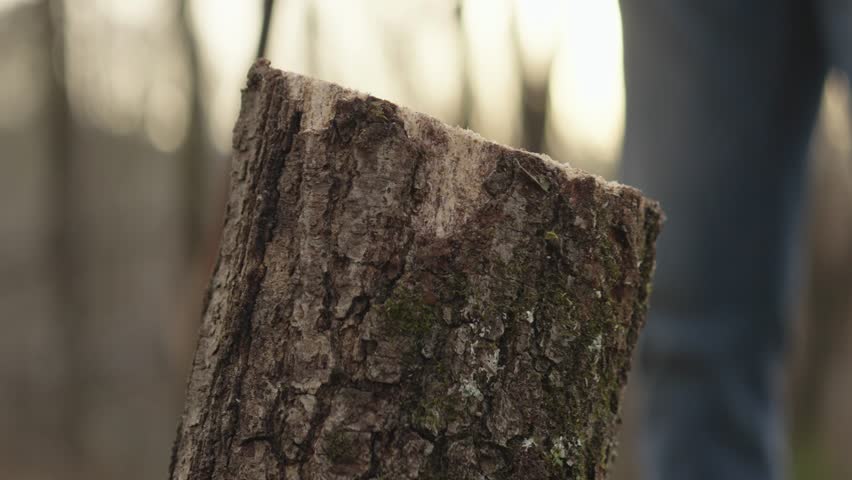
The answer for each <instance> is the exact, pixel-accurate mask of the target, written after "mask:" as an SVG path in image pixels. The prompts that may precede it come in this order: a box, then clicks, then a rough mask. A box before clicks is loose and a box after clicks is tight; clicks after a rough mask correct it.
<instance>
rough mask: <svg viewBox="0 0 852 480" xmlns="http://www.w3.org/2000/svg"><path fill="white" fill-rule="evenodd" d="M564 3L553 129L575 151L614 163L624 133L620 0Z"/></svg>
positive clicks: (569, 0) (553, 94) (555, 69)
mask: <svg viewBox="0 0 852 480" xmlns="http://www.w3.org/2000/svg"><path fill="white" fill-rule="evenodd" d="M564 1H565V4H566V8H567V15H566V17H565V21H566V24H565V29H564V36H563V41H562V45H561V48H560V51H559V53H557V56H556V59H555V63H554V65H553V72H552V74H551V75H552V76H551V89H552V90H551V99H550V101H551V104H550V106H551V108H550V112H551V118H550V119H551V121H552V122H553V127H554V128H553V131H554V132H555V133H556V135H558V136H559V137H560V140H561V142H563V143H565V144H567V145H569V146H570V148H571V149H572V150H576V151H578V152H580V153H581V154H585V155H590V156H592V157H593V158H594V159H596V160H601V161H606V162H613V161H615V160H616V159H617V155H618V149H619V148H620V144H621V137H622V135H623V131H624V78H623V77H624V75H623V69H622V63H621V61H622V60H621V59H622V48H621V15H620V13H619V10H618V0H595V1H588V0H564Z"/></svg>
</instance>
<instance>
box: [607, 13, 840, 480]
mask: <svg viewBox="0 0 852 480" xmlns="http://www.w3.org/2000/svg"><path fill="white" fill-rule="evenodd" d="M621 9H622V22H623V28H624V64H625V83H626V91H627V118H626V132H625V143H624V153H623V162H622V172H621V178H622V180H623V181H624V182H625V183H628V184H630V185H634V186H636V187H638V188H640V189H642V190H643V191H644V192H645V193H646V194H647V195H649V196H650V197H652V198H655V199H657V200H659V201H660V202H661V204H662V207H663V209H664V211H665V212H666V215H667V217H668V221H667V223H666V225H665V226H664V228H663V232H662V234H661V236H660V239H659V242H658V244H657V252H658V257H657V271H656V275H655V279H654V292H653V296H652V300H651V311H650V315H649V319H648V323H647V326H646V328H645V330H644V332H643V333H642V336H641V339H640V346H639V351H638V365H637V366H638V371H639V374H640V384H641V390H642V392H643V394H642V398H643V401H642V412H643V428H642V436H641V438H640V440H641V446H640V448H641V449H642V452H643V460H644V468H645V469H644V474H645V475H644V478H645V479H646V480H686V479H688V480H703V479H708V480H711V479H712V480H739V479H748V480H768V479H779V478H782V476H783V467H784V461H785V458H784V455H783V453H784V448H785V445H784V428H783V426H782V421H781V410H782V408H781V405H780V398H779V395H780V393H781V392H780V386H781V385H780V380H781V376H780V373H781V366H782V363H783V353H784V350H785V346H786V342H787V335H788V323H789V322H788V312H789V306H790V305H791V301H790V300H791V299H792V298H793V297H794V296H795V294H796V293H797V291H798V290H799V289H798V288H797V286H796V285H795V280H796V279H797V278H798V277H800V276H801V275H797V274H796V272H795V268H791V266H794V265H795V262H793V263H791V260H792V259H793V258H794V256H793V255H791V254H792V253H793V252H794V251H795V250H796V246H797V244H798V243H799V239H800V235H799V233H800V230H801V229H800V228H799V226H800V225H801V223H802V222H801V211H802V210H803V197H804V195H803V193H804V185H805V177H806V175H805V174H806V164H805V160H806V152H807V147H808V142H809V138H810V135H811V131H812V128H813V124H814V120H815V115H816V111H817V108H818V104H819V99H820V94H821V91H822V86H823V81H824V78H825V74H826V71H827V69H828V67H830V66H832V65H834V66H837V67H839V68H841V69H844V70H846V71H847V72H849V71H850V69H849V67H850V66H852V0H836V1H832V0H814V1H806V0H772V1H770V0H622V1H621Z"/></svg>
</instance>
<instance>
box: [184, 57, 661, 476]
mask: <svg viewBox="0 0 852 480" xmlns="http://www.w3.org/2000/svg"><path fill="white" fill-rule="evenodd" d="M233 147H234V150H235V154H234V159H233V171H232V177H231V194H230V199H229V203H228V207H227V214H226V220H225V228H224V233H223V238H222V243H221V249H220V252H219V259H218V263H217V266H216V269H215V272H214V274H213V277H212V280H211V283H210V288H209V291H208V296H207V298H206V301H205V313H204V315H203V320H202V326H201V330H200V339H199V342H198V347H197V351H196V354H195V358H194V361H193V366H192V373H191V375H190V379H189V384H188V387H187V400H186V406H185V411H184V414H183V418H182V421H181V424H180V426H179V428H178V435H177V440H176V443H175V447H174V452H173V458H172V465H171V468H170V476H171V478H172V479H224V478H228V479H232V478H246V479H248V478H251V479H263V478H287V479H311V480H313V479H332V480H336V479H414V478H420V479H516V478H518V479H519V478H524V479H549V478H554V479H555V478H560V479H562V478H605V476H606V469H607V466H608V464H609V462H610V460H611V457H612V456H613V454H614V433H615V428H616V424H617V423H618V410H619V401H620V397H621V392H622V388H623V386H624V384H625V381H626V378H627V372H628V369H629V364H630V357H631V351H632V349H633V346H634V344H635V343H636V339H637V335H638V332H639V329H640V327H641V326H642V323H643V321H644V316H645V311H646V307H647V299H648V292H649V285H650V278H651V275H652V270H653V266H654V241H655V239H656V236H657V234H658V233H659V229H660V225H661V222H662V214H661V212H660V210H659V207H658V206H657V204H656V203H655V202H653V201H650V200H647V199H645V198H644V197H643V196H642V195H641V193H640V192H638V191H637V190H635V189H632V188H630V187H626V186H622V185H619V184H616V183H612V182H606V181H604V180H603V179H601V178H598V177H595V176H592V175H589V174H586V173H583V172H581V171H578V170H576V169H572V168H570V167H567V166H564V165H560V164H558V163H556V162H554V161H552V160H550V159H549V158H548V157H546V156H543V155H537V154H532V153H528V152H524V151H520V150H515V149H512V148H508V147H505V146H500V145H497V144H494V143H491V142H488V141H486V140H484V139H483V138H481V137H479V136H478V135H476V134H474V133H473V132H470V131H467V130H463V129H460V128H456V127H449V126H447V125H444V124H442V123H441V122H439V121H437V120H435V119H433V118H431V117H429V116H426V115H423V114H419V113H414V112H411V111H409V110H407V109H405V108H402V107H398V106H396V105H394V104H392V103H390V102H387V101H385V100H380V99H377V98H374V97H372V96H369V95H366V94H363V93H358V92H355V91H351V90H347V89H344V88H342V87H339V86H336V85H333V84H330V83H326V82H322V81H319V80H315V79H311V78H307V77H303V76H299V75H296V74H293V73H287V72H281V71H279V70H275V69H273V68H271V67H270V66H269V63H268V62H266V61H264V60H259V61H258V62H257V63H256V64H255V65H254V66H253V67H252V69H251V70H250V72H249V75H248V86H247V88H246V89H245V90H244V91H243V97H242V109H241V112H240V117H239V120H238V121H237V124H236V126H235V128H234V142H233Z"/></svg>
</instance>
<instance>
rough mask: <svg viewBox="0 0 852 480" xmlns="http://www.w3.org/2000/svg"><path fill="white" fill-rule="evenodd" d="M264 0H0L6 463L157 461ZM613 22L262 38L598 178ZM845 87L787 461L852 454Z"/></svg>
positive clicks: (414, 15) (471, 1) (433, 14)
mask: <svg viewBox="0 0 852 480" xmlns="http://www.w3.org/2000/svg"><path fill="white" fill-rule="evenodd" d="M262 3H263V2H262V1H261V0H255V1H248V0H245V1H237V0H65V1H62V0H0V320H2V327H3V333H2V334H1V335H0V478H8V479H52V478H65V479H72V480H74V479H82V478H85V479H95V480H97V479H113V478H122V479H130V480H133V479H152V478H163V477H164V476H165V475H166V470H167V465H168V461H169V452H170V448H171V444H172V440H173V436H174V432H175V427H176V425H177V420H178V416H179V413H180V410H181V407H182V400H183V398H182V397H183V391H184V382H185V378H186V375H187V372H188V368H189V366H190V359H191V355H192V351H193V348H194V345H195V335H196V326H197V322H198V318H199V310H200V303H201V299H202V292H203V290H204V288H205V286H206V281H207V276H208V274H209V271H210V269H211V265H212V262H213V261H214V257H215V251H216V246H217V235H218V229H219V227H220V223H221V215H222V207H223V204H224V197H225V189H226V173H227V171H228V159H229V148H230V134H231V128H232V125H233V122H234V120H235V118H236V114H237V111H238V108H239V90H240V88H241V86H242V85H243V82H244V78H245V73H246V71H247V69H248V67H249V65H250V64H251V62H252V61H253V58H254V56H255V52H256V50H257V45H258V38H259V31H260V28H261V27H260V26H261V20H262ZM619 22H620V19H619V13H618V5H617V0H595V1H588V0H406V1H399V0H357V1H348V0H278V2H276V5H275V10H274V15H273V17H272V21H271V29H270V37H269V46H268V55H267V56H268V57H269V58H270V59H271V61H272V63H273V65H274V66H277V67H279V68H284V69H288V70H293V71H296V72H301V73H305V74H308V75H312V76H315V77H319V78H323V79H326V80H331V81H335V82H339V83H341V84H344V85H346V86H350V87H354V88H357V89H360V90H363V91H366V92H369V93H371V94H374V95H377V96H380V97H384V98H388V99H390V100H393V101H396V102H398V103H401V104H404V105H407V106H410V107H412V108H414V109H417V110H421V111H425V112H428V113H430V114H432V115H434V116H436V117H438V118H440V119H442V120H444V121H446V122H448V123H451V124H458V125H464V126H468V127H470V128H472V129H474V130H476V131H478V132H480V133H481V134H482V135H484V136H485V137H488V138H491V139H493V140H496V141H499V142H503V143H507V144H511V145H515V146H520V147H524V148H527V149H529V150H534V151H543V152H547V153H549V154H550V155H551V156H552V157H553V158H555V159H557V160H560V161H567V162H569V163H571V164H572V165H574V166H577V167H580V168H583V169H586V170H590V171H593V172H595V173H599V174H602V175H604V176H607V177H609V178H613V176H614V175H615V172H616V170H617V164H616V162H617V159H618V155H619V145H620V140H621V135H622V130H623V115H624V112H623V109H624V107H623V105H624V91H623V82H622V72H621V34H620V24H619ZM848 96H849V87H848V79H847V78H846V77H845V76H843V75H841V74H838V73H833V74H832V75H831V76H830V78H829V80H828V82H827V84H826V90H825V96H824V101H823V109H822V113H821V116H820V122H819V127H818V131H817V134H816V136H815V141H814V143H813V148H812V156H813V159H812V160H813V161H812V162H811V166H812V168H811V191H812V201H811V205H810V210H811V214H812V215H811V217H810V220H809V222H810V225H809V228H810V230H809V231H810V247H811V248H810V249H809V250H808V251H807V252H803V255H805V256H806V259H807V265H808V269H807V275H808V279H807V281H806V282H805V284H806V285H807V287H806V291H804V292H802V298H803V301H802V302H800V307H799V309H798V313H797V319H798V320H797V323H796V329H797V333H796V335H795V338H796V345H795V346H794V349H793V352H792V353H793V355H792V357H791V359H792V360H791V363H792V364H793V367H794V368H793V369H792V372H791V375H790V379H791V381H790V389H789V391H790V398H791V401H790V408H789V413H790V418H791V421H790V430H791V434H792V436H793V438H794V442H793V447H794V448H793V455H792V459H793V460H792V463H794V464H795V465H794V466H795V471H796V477H797V478H799V479H805V478H827V479H832V478H835V479H842V478H852V457H850V456H849V455H848V452H847V450H848V446H849V445H850V444H852V410H850V409H849V408H848V407H849V405H850V404H852V375H849V374H848V365H850V364H852V322H850V320H852V318H850V317H852V268H850V267H852V208H850V204H852V137H851V136H850V133H852V124H850V116H849V109H848V105H849V98H848ZM650 121H653V120H650ZM634 383H635V382H634ZM631 388H632V389H635V388H636V386H634V385H631ZM629 390H630V389H629ZM630 396H631V395H629V394H628V397H630ZM633 404H634V403H633V401H632V400H629V401H628V402H627V405H626V407H625V410H626V412H625V413H626V417H627V418H626V420H625V422H626V428H625V434H624V440H623V441H622V444H623V445H624V447H623V448H622V454H621V456H620V459H619V462H618V465H617V477H618V478H619V479H631V478H635V475H634V465H635V464H634V463H633V462H634V461H635V456H634V455H633V453H632V452H634V451H635V449H634V447H632V440H631V436H630V432H631V430H633V429H634V428H635V426H634V425H635V422H634V420H633V417H634V415H633V413H632V412H633V407H632V406H633Z"/></svg>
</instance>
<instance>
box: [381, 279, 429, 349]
mask: <svg viewBox="0 0 852 480" xmlns="http://www.w3.org/2000/svg"><path fill="white" fill-rule="evenodd" d="M382 313H383V315H384V319H385V322H384V328H385V329H386V331H387V332H389V333H391V334H393V335H402V336H409V337H416V338H420V337H422V336H424V335H426V334H427V333H429V331H430V330H431V329H432V325H433V324H435V322H436V321H437V320H438V318H439V317H438V314H439V311H438V308H437V306H435V305H429V304H427V303H425V302H424V301H423V296H422V295H421V294H420V293H418V292H415V291H414V290H411V289H408V288H399V289H397V290H396V291H394V293H393V295H392V296H391V297H390V298H389V299H388V300H387V301H386V302H385V303H384V305H383V306H382Z"/></svg>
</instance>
